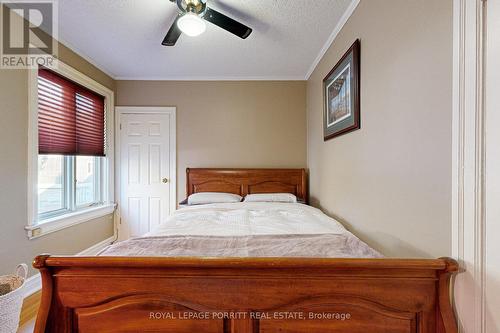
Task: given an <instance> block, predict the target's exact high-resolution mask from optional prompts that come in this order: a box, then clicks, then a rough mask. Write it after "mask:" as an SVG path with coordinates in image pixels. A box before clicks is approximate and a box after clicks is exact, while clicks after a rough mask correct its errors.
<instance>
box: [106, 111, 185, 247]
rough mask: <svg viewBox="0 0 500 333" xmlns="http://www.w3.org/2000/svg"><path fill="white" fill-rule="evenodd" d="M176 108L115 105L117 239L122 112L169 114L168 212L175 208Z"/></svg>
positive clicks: (119, 202) (119, 223) (121, 234)
mask: <svg viewBox="0 0 500 333" xmlns="http://www.w3.org/2000/svg"><path fill="white" fill-rule="evenodd" d="M176 113H177V108H176V107H175V106H117V107H115V114H116V116H115V128H116V134H115V147H116V148H115V161H116V163H115V165H116V170H115V191H116V192H115V193H116V195H115V198H116V202H117V203H118V207H117V210H116V214H117V221H118V222H117V226H118V240H123V239H122V236H123V232H120V231H122V230H121V183H120V182H121V152H120V149H121V132H120V131H121V126H120V124H121V121H122V117H123V115H124V114H168V115H170V119H171V121H170V129H169V134H170V140H169V141H170V158H169V159H170V175H169V179H170V203H169V205H170V213H172V212H174V211H175V210H176V209H177V131H176V130H177V120H176Z"/></svg>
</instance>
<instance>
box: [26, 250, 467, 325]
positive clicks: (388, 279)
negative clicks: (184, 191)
mask: <svg viewBox="0 0 500 333" xmlns="http://www.w3.org/2000/svg"><path fill="white" fill-rule="evenodd" d="M34 266H35V267H36V268H38V269H39V270H40V271H41V274H42V284H43V289H42V301H41V305H40V311H39V315H38V317H37V321H36V326H35V332H37V333H41V332H50V333H59V332H61V333H63V332H76V331H81V332H134V331H141V332H144V331H148V332H169V331H172V332H181V333H183V332H233V333H256V332H269V333H270V332H273V333H274V332H294V333H302V332H335V333H337V332H355V333H358V332H359V333H380V332H391V333H392V332H394V333H396V332H398V333H400V332H412V333H416V332H418V333H457V326H456V319H455V315H454V313H453V310H452V307H451V300H450V284H449V281H450V279H451V277H452V275H453V274H454V273H456V272H457V271H458V265H457V263H456V262H455V261H453V260H452V259H448V258H442V259H435V260H432V259H428V260H427V259H319V258H166V257H154V258H153V257H151V258H149V257H144V258H143V257H131V258H128V257H50V256H47V255H43V256H39V257H37V258H36V259H35V262H34ZM169 311H174V312H175V311H177V312H181V313H184V312H187V311H194V312H202V311H209V312H212V311H216V312H228V313H230V312H233V313H234V312H243V313H247V314H248V316H247V317H245V318H230V317H226V318H215V319H213V318H214V317H212V319H210V320H204V319H196V320H185V319H179V318H178V319H171V320H168V319H167V320H153V319H151V318H150V313H151V312H169ZM264 312H267V313H274V312H302V313H303V314H304V315H305V316H308V314H309V313H315V314H317V313H323V312H335V313H349V314H350V319H349V320H330V319H315V320H303V319H301V320H297V319H294V318H288V317H287V318H258V319H256V318H252V316H251V315H252V314H255V313H264Z"/></svg>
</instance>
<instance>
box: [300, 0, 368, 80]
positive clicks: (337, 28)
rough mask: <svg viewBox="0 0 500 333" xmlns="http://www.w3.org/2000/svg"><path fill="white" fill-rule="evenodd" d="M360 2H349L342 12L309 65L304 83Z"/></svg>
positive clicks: (354, 0) (353, 0)
mask: <svg viewBox="0 0 500 333" xmlns="http://www.w3.org/2000/svg"><path fill="white" fill-rule="evenodd" d="M360 2H361V0H352V1H351V4H350V5H349V7H347V9H346V11H345V12H344V14H343V15H342V17H341V18H340V21H339V23H337V25H336V26H335V29H333V31H332V33H331V35H330V37H328V39H327V41H326V43H325V45H323V48H322V49H321V51H319V54H318V56H317V57H316V59H314V61H313V63H312V64H311V67H309V70H308V71H307V73H306V75H305V77H304V80H306V81H307V80H309V78H310V77H311V75H312V73H313V72H314V70H315V69H316V66H318V64H319V62H320V61H321V59H322V58H323V56H324V55H325V53H326V51H328V49H329V48H330V46H331V45H332V44H333V42H334V41H335V38H337V35H338V34H339V33H340V30H342V28H343V27H344V25H345V24H346V23H347V21H348V20H349V18H350V17H351V15H352V13H354V10H355V9H356V7H358V5H359V3H360Z"/></svg>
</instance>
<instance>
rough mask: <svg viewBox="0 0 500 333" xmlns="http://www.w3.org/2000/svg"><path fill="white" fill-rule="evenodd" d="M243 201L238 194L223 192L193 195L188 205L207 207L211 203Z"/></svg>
mask: <svg viewBox="0 0 500 333" xmlns="http://www.w3.org/2000/svg"><path fill="white" fill-rule="evenodd" d="M241 199H242V197H241V196H239V195H238V194H233V193H222V192H200V193H193V194H191V195H190V196H189V197H188V200H187V204H188V205H205V204H211V203H231V202H240V201H241Z"/></svg>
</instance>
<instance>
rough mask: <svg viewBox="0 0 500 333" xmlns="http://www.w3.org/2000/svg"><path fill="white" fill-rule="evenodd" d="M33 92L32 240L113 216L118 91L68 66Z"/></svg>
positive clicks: (39, 80) (48, 74)
mask: <svg viewBox="0 0 500 333" xmlns="http://www.w3.org/2000/svg"><path fill="white" fill-rule="evenodd" d="M29 91H30V101H31V102H30V113H29V120H30V130H29V150H30V155H31V156H32V158H30V161H29V170H30V171H29V181H28V184H29V191H28V193H29V194H28V196H29V204H28V221H29V223H28V225H27V226H26V228H25V229H26V230H27V232H28V237H29V238H36V237H39V236H41V235H43V234H46V233H50V232H54V231H57V230H60V229H62V228H66V227H68V226H71V225H74V224H77V223H82V222H85V221H89V220H92V219H95V218H98V217H100V216H105V215H108V214H110V213H112V212H113V211H114V207H115V205H114V203H113V198H114V195H113V151H112V150H111V149H112V145H113V129H112V122H111V121H107V120H110V119H112V117H111V116H110V115H109V114H107V112H106V110H112V107H113V100H114V95H113V92H112V91H111V90H109V89H108V88H106V87H104V86H102V85H100V84H99V83H97V82H95V81H93V80H92V79H90V78H88V77H86V76H85V75H83V74H81V73H79V72H78V71H76V70H74V69H73V68H71V67H69V66H67V65H65V64H64V63H62V62H59V64H58V68H57V69H46V68H43V67H40V68H39V69H38V70H36V71H35V70H33V71H32V72H30V90H29Z"/></svg>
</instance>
